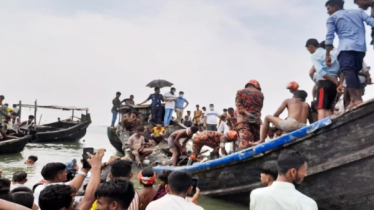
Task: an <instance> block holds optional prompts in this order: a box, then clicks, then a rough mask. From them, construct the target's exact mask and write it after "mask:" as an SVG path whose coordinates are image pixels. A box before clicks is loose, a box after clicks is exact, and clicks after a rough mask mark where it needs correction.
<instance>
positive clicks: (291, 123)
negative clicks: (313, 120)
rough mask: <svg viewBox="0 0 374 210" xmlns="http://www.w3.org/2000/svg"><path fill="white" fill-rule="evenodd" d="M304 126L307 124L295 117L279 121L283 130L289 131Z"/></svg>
mask: <svg viewBox="0 0 374 210" xmlns="http://www.w3.org/2000/svg"><path fill="white" fill-rule="evenodd" d="M304 126H306V124H304V123H299V122H298V121H297V120H295V119H293V118H287V119H285V120H281V121H280V122H279V127H280V129H281V130H282V131H286V132H287V133H289V132H292V131H295V130H298V129H300V128H302V127H304Z"/></svg>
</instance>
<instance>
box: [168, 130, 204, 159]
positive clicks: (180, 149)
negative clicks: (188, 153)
mask: <svg viewBox="0 0 374 210" xmlns="http://www.w3.org/2000/svg"><path fill="white" fill-rule="evenodd" d="M198 130H199V129H198V128H197V127H196V126H192V127H191V128H187V129H182V130H177V131H174V132H173V133H172V134H170V136H169V138H168V144H169V146H170V152H172V153H173V157H172V158H171V159H172V164H173V166H176V165H177V163H178V160H179V157H180V155H181V154H182V153H184V152H185V150H186V144H187V142H188V140H190V139H191V138H192V135H193V134H195V133H196V132H197V131H198ZM181 138H185V139H184V141H183V143H182V145H181V144H180V139H181Z"/></svg>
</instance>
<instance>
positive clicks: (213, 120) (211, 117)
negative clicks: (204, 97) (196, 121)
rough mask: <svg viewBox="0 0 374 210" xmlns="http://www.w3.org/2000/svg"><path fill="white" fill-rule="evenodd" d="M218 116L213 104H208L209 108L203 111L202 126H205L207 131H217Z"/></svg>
mask: <svg viewBox="0 0 374 210" xmlns="http://www.w3.org/2000/svg"><path fill="white" fill-rule="evenodd" d="M218 118H219V114H218V112H217V111H216V110H214V105H213V104H210V105H209V110H208V111H206V112H205V122H204V127H206V128H207V130H208V131H217V123H218Z"/></svg>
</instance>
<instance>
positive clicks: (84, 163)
mask: <svg viewBox="0 0 374 210" xmlns="http://www.w3.org/2000/svg"><path fill="white" fill-rule="evenodd" d="M87 152H89V153H90V154H94V148H92V147H88V148H83V154H82V157H83V168H91V165H90V164H89V163H88V162H87V159H88V158H90V157H89V156H88V155H87Z"/></svg>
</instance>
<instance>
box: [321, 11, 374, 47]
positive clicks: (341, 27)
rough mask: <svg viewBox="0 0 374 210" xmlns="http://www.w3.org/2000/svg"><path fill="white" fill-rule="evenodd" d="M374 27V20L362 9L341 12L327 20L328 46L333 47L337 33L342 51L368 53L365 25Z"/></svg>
mask: <svg viewBox="0 0 374 210" xmlns="http://www.w3.org/2000/svg"><path fill="white" fill-rule="evenodd" d="M363 22H365V23H366V24H368V25H370V26H372V27H374V18H373V17H370V16H369V15H367V14H366V13H365V12H364V11H363V10H361V9H348V10H339V11H337V12H335V13H334V14H333V15H331V16H330V17H329V18H328V19H327V35H326V45H332V44H333V42H334V38H335V33H336V34H337V35H338V37H339V48H338V52H339V53H340V51H357V52H366V41H365V26H364V23H363Z"/></svg>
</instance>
